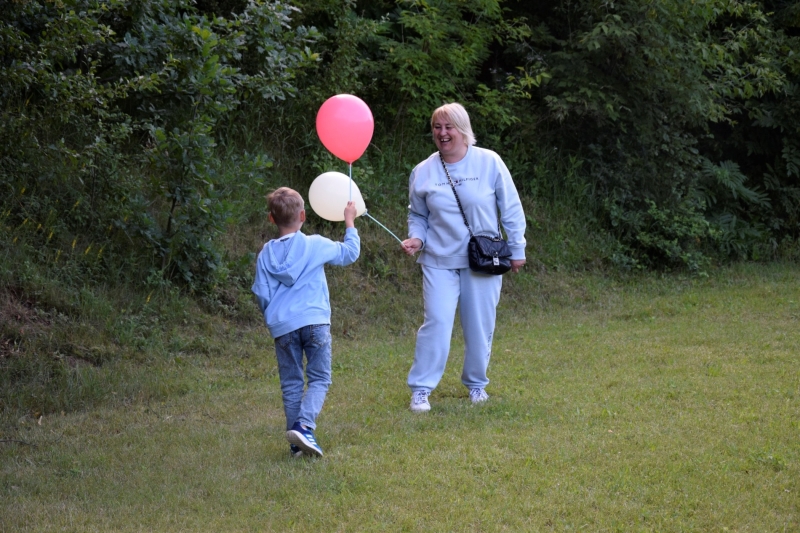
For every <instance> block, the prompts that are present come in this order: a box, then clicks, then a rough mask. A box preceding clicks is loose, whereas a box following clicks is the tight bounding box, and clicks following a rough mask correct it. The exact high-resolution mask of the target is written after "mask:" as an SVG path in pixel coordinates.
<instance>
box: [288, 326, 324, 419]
mask: <svg viewBox="0 0 800 533" xmlns="http://www.w3.org/2000/svg"><path fill="white" fill-rule="evenodd" d="M303 352H305V354H306V369H305V376H307V377H308V388H306V390H305V394H304V393H303V389H304V388H305V379H304V377H305V376H304V375H303ZM275 354H276V355H277V357H278V372H279V374H280V378H281V391H282V393H283V410H284V412H285V413H286V429H287V430H289V429H291V427H292V426H293V425H294V423H295V422H300V423H301V424H303V425H304V426H306V427H309V428H311V429H315V428H316V427H317V424H316V420H317V415H319V413H320V411H322V404H323V403H325V395H326V394H327V393H328V386H329V385H330V384H331V326H330V324H315V325H312V326H304V327H302V328H300V329H296V330H294V331H292V332H291V333H287V334H286V335H282V336H280V337H278V338H276V339H275Z"/></svg>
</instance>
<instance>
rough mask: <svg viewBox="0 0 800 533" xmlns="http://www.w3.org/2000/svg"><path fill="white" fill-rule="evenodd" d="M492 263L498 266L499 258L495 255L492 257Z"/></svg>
mask: <svg viewBox="0 0 800 533" xmlns="http://www.w3.org/2000/svg"><path fill="white" fill-rule="evenodd" d="M492 264H493V265H494V266H500V258H499V257H497V256H494V257H492Z"/></svg>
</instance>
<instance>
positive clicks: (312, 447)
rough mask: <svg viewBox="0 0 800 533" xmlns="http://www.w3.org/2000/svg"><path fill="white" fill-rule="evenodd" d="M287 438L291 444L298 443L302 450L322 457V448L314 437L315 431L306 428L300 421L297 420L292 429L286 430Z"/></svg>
mask: <svg viewBox="0 0 800 533" xmlns="http://www.w3.org/2000/svg"><path fill="white" fill-rule="evenodd" d="M286 440H288V441H289V443H290V444H294V445H296V446H297V447H298V448H300V450H301V451H302V452H305V453H307V454H309V455H315V456H317V457H322V448H320V447H319V444H317V439H315V438H314V432H313V431H311V430H310V429H308V428H304V427H303V426H302V425H301V424H300V422H295V423H294V425H293V426H292V429H290V430H289V431H287V432H286Z"/></svg>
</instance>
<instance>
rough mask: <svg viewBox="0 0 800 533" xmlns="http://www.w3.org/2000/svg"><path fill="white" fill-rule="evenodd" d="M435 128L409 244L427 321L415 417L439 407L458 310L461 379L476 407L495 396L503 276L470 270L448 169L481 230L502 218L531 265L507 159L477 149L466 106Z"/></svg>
mask: <svg viewBox="0 0 800 533" xmlns="http://www.w3.org/2000/svg"><path fill="white" fill-rule="evenodd" d="M431 131H432V133H433V142H434V143H435V144H436V147H437V148H438V152H435V153H433V154H432V155H431V156H430V157H428V158H427V159H426V160H425V161H423V162H421V163H420V164H418V165H417V166H416V167H415V168H414V170H413V171H412V172H411V177H410V179H409V187H408V195H409V203H410V205H409V214H408V237H409V238H408V239H406V240H405V241H403V243H402V244H403V251H404V252H405V253H407V254H408V255H412V256H413V255H414V254H416V253H419V258H418V259H417V262H418V263H419V264H420V265H421V266H422V294H423V305H424V319H423V323H422V326H421V327H420V328H419V331H418V332H417V343H416V348H415V351H414V363H413V364H412V366H411V370H410V372H409V374H408V386H409V387H410V388H411V393H412V394H411V410H412V411H414V412H424V411H429V410H430V408H431V406H430V402H429V400H428V397H429V396H430V394H431V392H432V391H433V390H434V389H435V388H436V386H437V385H438V384H439V381H440V380H441V378H442V375H443V374H444V369H445V364H446V363H447V357H448V354H449V353H450V340H451V337H452V332H453V323H454V321H455V314H456V309H458V310H459V313H460V316H461V328H462V330H463V333H464V367H463V371H462V374H461V382H462V383H463V384H464V386H465V387H466V388H467V389H468V390H469V397H470V400H471V401H472V403H473V404H478V403H481V402H484V401H486V400H488V398H489V396H488V394H487V393H486V386H487V385H488V383H489V379H488V378H487V377H486V372H487V369H488V367H489V358H490V356H491V352H492V337H493V335H494V329H495V316H496V309H497V304H498V302H499V301H500V289H501V287H502V283H503V278H502V276H493V275H488V274H480V273H476V272H473V271H472V270H470V268H469V265H468V259H467V242H468V240H469V231H468V230H467V227H466V225H465V224H464V218H463V217H462V214H461V210H460V209H459V206H458V203H457V202H456V198H455V196H454V194H453V189H452V188H451V185H450V181H449V179H448V176H447V173H446V172H445V167H446V168H447V172H449V174H450V178H451V179H452V182H453V186H454V187H455V189H456V190H457V191H458V197H459V199H460V201H461V206H462V208H463V210H464V216H466V218H467V220H468V221H469V224H470V226H471V227H472V231H473V233H475V234H482V233H483V234H493V235H496V234H497V230H498V220H499V222H500V223H501V224H502V226H503V228H504V230H505V232H506V235H507V238H508V244H509V248H510V249H511V252H512V256H511V271H512V272H515V273H516V272H519V269H520V268H521V267H522V266H523V265H524V264H525V214H524V213H523V211H522V204H521V203H520V199H519V194H518V193H517V189H516V187H515V186H514V182H513V180H512V179H511V174H510V173H509V171H508V168H506V165H505V163H503V160H502V159H500V156H498V155H497V154H496V153H494V152H492V151H491V150H486V149H484V148H478V147H477V146H475V135H474V134H473V133H472V126H471V125H470V120H469V115H468V114H467V111H466V110H465V109H464V107H463V106H462V105H461V104H457V103H451V104H446V105H443V106H442V107H440V108H438V109H436V110H435V111H434V112H433V115H432V116H431ZM498 213H499V214H498Z"/></svg>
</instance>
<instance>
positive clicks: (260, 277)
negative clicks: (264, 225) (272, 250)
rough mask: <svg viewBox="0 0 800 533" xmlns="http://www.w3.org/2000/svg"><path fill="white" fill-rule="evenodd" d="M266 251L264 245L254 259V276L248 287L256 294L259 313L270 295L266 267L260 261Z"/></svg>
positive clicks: (263, 308)
mask: <svg viewBox="0 0 800 533" xmlns="http://www.w3.org/2000/svg"><path fill="white" fill-rule="evenodd" d="M266 253H267V249H266V245H264V248H262V249H261V252H259V254H258V258H257V259H256V278H255V280H254V281H253V287H252V288H251V289H250V290H252V291H253V294H255V295H256V303H258V308H259V309H261V314H264V311H266V309H267V306H268V305H269V301H270V300H271V299H272V295H271V294H270V290H269V283H268V280H267V269H266V267H265V266H264V264H263V262H262V256H263V255H264V254H266Z"/></svg>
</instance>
